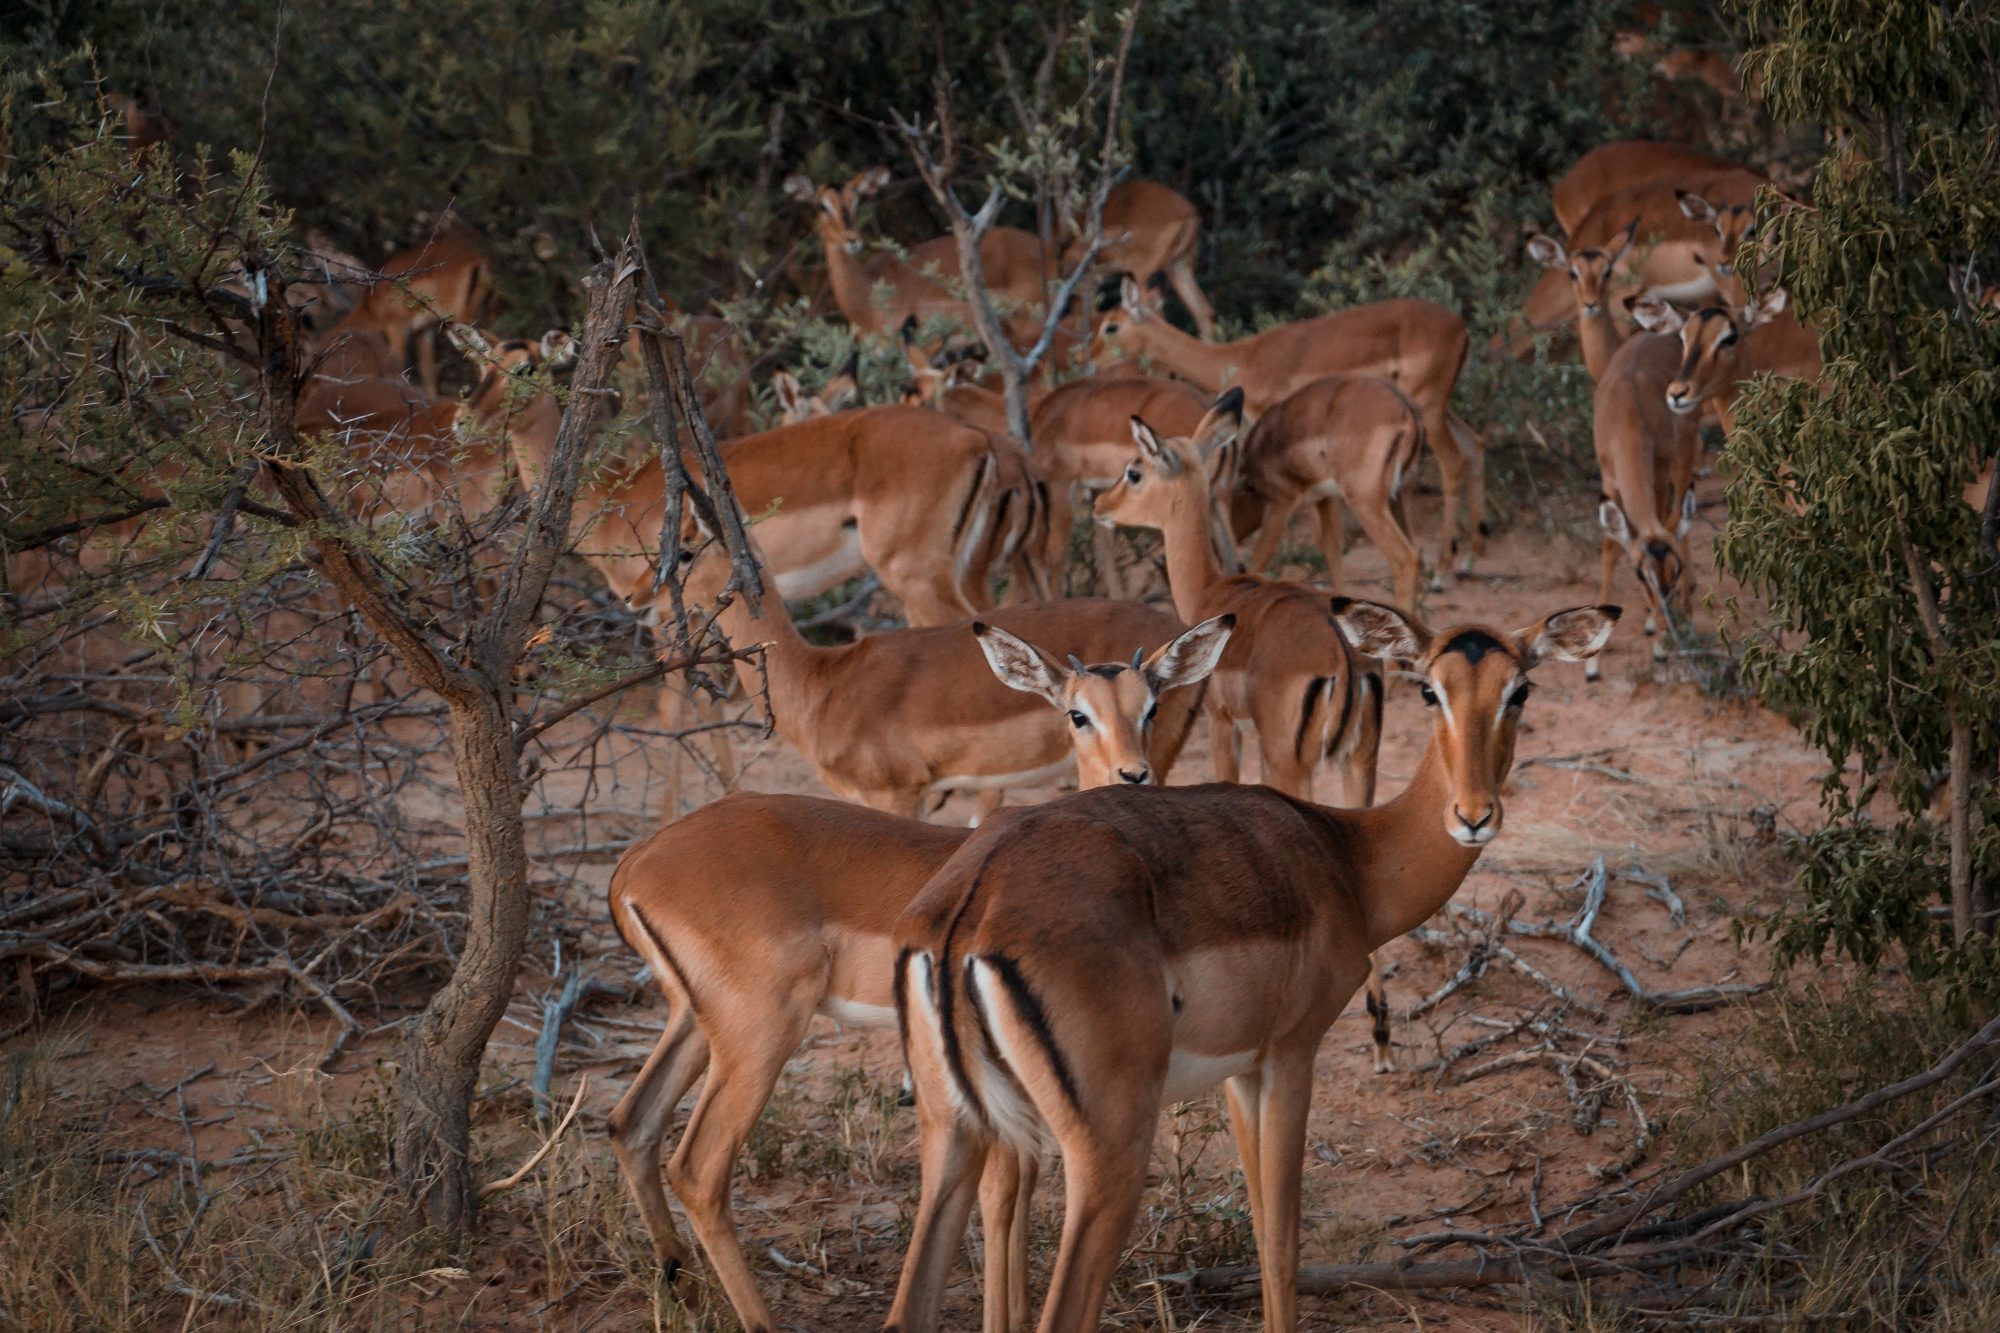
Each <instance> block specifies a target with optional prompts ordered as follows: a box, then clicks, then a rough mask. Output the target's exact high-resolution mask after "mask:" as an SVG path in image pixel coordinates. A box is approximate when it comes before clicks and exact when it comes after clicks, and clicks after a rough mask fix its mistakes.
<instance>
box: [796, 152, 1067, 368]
mask: <svg viewBox="0 0 2000 1333" xmlns="http://www.w3.org/2000/svg"><path fill="white" fill-rule="evenodd" d="M888 183H889V169H888V168H887V167H870V168H868V169H867V170H866V171H863V172H861V173H860V174H858V175H856V176H855V177H854V178H853V179H852V180H850V181H848V182H847V184H845V185H815V184H813V182H812V180H811V179H810V178H809V177H806V176H798V175H794V176H789V177H787V178H786V180H785V193H786V194H788V195H790V196H791V197H792V198H794V199H796V200H798V201H799V202H800V203H803V204H808V205H810V206H812V207H813V208H814V209H815V211H816V216H817V220H818V224H819V239H820V249H821V251H822V253H823V254H824V255H825V258H826V273H827V281H828V282H829V283H830V284H832V287H833V299H834V302H835V303H836V304H837V305H839V307H840V313H841V314H842V315H843V316H845V317H846V319H847V322H848V323H849V324H852V325H853V326H854V328H855V331H856V332H859V333H864V334H866V333H888V332H890V331H891V330H893V329H895V328H897V327H898V326H900V325H901V324H902V323H903V321H904V320H906V319H908V318H910V317H911V316H915V317H916V318H917V319H918V320H919V321H920V322H921V321H922V320H926V319H929V318H931V317H933V316H938V315H943V316H946V317H949V318H951V319H955V320H957V321H958V322H959V323H960V324H963V325H964V326H965V327H966V328H968V329H969V328H971V327H972V316H971V314H970V312H969V311H968V310H967V309H966V306H965V301H964V298H963V297H962V296H961V295H960V294H959V293H957V292H954V291H953V290H952V287H953V285H954V284H955V283H958V282H959V281H960V280H961V275H960V273H959V267H958V243H957V241H956V240H955V239H954V238H952V237H950V236H939V237H935V238H933V239H932V240H928V241H925V242H924V243H923V244H922V245H918V246H914V247H912V248H911V250H910V251H909V253H908V255H907V257H905V256H901V255H895V254H882V255H877V256H875V257H874V258H872V259H867V260H863V259H862V258H861V246H862V242H861V226H860V207H861V201H862V200H863V199H866V198H867V197H868V196H870V195H872V194H875V193H876V192H878V191H879V190H881V189H882V187H883V186H885V185H887V184H888ZM979 257H980V259H981V260H982V261H983V263H984V265H985V268H986V286H987V290H989V291H990V292H991V293H992V294H993V298H994V300H995V301H996V302H998V303H999V304H1000V308H1001V313H1002V315H1003V318H1004V320H1005V323H1006V324H1007V331H1008V336H1009V337H1010V338H1012V339H1014V340H1015V341H1016V342H1017V343H1019V342H1023V340H1026V342H1032V340H1033V339H1034V338H1035V337H1036V336H1037V335H1038V334H1039V333H1040V332H1041V328H1040V318H1039V316H1037V315H1035V313H1034V312H1035V311H1036V310H1038V309H1039V308H1040V307H1041V306H1042V304H1043V303H1044V290H1045V281H1046V278H1047V276H1048V271H1049V265H1048V257H1046V256H1044V255H1043V253H1042V243H1041V241H1040V240H1038V239H1036V238H1035V237H1034V236H1032V235H1030V234H1029V233H1027V232H1025V231H1021V230H1019V229H1017V228H1014V227H995V228H993V230H991V231H989V232H988V233H986V237H985V239H984V240H983V241H981V242H980V246H979ZM884 287H886V289H887V299H886V300H878V299H877V295H878V289H879V288H884ZM1009 306H1012V307H1013V308H1014V309H1013V312H1012V313H1011V314H1009V311H1008V307H1009ZM1024 345H1025V344H1024Z"/></svg>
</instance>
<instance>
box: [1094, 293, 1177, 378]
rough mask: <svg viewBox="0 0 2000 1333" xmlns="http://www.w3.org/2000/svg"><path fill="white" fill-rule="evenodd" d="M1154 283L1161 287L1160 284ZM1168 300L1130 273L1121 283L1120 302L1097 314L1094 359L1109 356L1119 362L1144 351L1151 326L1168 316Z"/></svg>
mask: <svg viewBox="0 0 2000 1333" xmlns="http://www.w3.org/2000/svg"><path fill="white" fill-rule="evenodd" d="M1154 276H1155V277H1156V278H1157V277H1159V276H1160V275H1158V274H1155V275H1154ZM1153 286H1154V289H1155V290H1157V288H1158V284H1157V283H1155V284H1153ZM1165 300H1166V297H1165V296H1164V295H1163V294H1151V293H1149V291H1148V289H1147V288H1146V287H1142V286H1140V285H1139V284H1138V283H1137V282H1136V281H1134V280H1133V279H1132V277H1131V275H1130V274H1127V275H1126V277H1125V280H1124V281H1123V282H1121V283H1119V284H1118V304H1117V305H1115V306H1112V307H1111V308H1110V309H1109V310H1106V311H1105V312H1104V313H1103V314H1101V315H1099V316H1098V317H1097V329H1096V331H1095V332H1094V333H1093V334H1092V335H1091V339H1090V359H1091V360H1092V361H1096V360H1097V359H1098V358H1099V357H1105V358H1107V359H1109V360H1113V361H1116V360H1118V359H1119V358H1121V357H1129V356H1137V355H1138V354H1139V353H1140V352H1142V351H1144V350H1145V345H1146V335H1147V333H1148V332H1149V331H1150V326H1151V325H1153V324H1157V323H1160V322H1162V321H1163V320H1164V319H1165V316H1164V315H1162V314H1161V310H1162V308H1163V304H1164V302H1165Z"/></svg>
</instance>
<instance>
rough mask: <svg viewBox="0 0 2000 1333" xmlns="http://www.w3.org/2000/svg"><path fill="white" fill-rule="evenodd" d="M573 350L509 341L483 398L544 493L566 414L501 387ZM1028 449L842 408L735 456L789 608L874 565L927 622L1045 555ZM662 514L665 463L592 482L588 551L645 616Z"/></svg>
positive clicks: (943, 425)
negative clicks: (1010, 569) (1028, 557)
mask: <svg viewBox="0 0 2000 1333" xmlns="http://www.w3.org/2000/svg"><path fill="white" fill-rule="evenodd" d="M567 344H568V339H567V336H566V335H560V334H551V335H550V336H549V337H547V338H545V339H543V342H542V345H541V346H540V347H539V348H538V347H537V346H536V345H535V344H531V343H527V342H522V341H518V340H517V341H511V342H506V343H502V344H500V345H499V347H498V348H497V349H496V350H495V353H494V355H493V359H492V361H491V363H490V364H489V365H488V367H487V370H486V373H485V376H484V379H483V381H482V388H481V390H480V392H479V393H477V394H475V396H474V403H473V408H474V410H473V416H474V418H475V420H476V421H478V422H480V423H481V425H482V426H483V427H484V428H485V429H486V430H487V431H488V432H489V433H493V434H496V435H497V434H499V433H503V432H504V434H505V436H506V439H507V442H508V443H509V445H510V446H511V447H512V449H513V453H514V458H515V461H516V462H517V463H518V464H519V466H520V469H521V475H522V477H523V478H524V479H525V480H526V481H527V483H528V484H529V485H530V486H531V487H532V486H534V485H535V484H536V483H537V481H538V479H539V478H540V477H541V475H542V473H543V471H544V469H545V468H546V466H547V459H548V457H549V454H550V452H551V451H552V450H553V449H554V448H555V433H556V428H557V426H558V425H560V423H561V420H562V412H561V408H560V407H559V406H558V404H557V403H556V401H555V399H554V398H553V397H551V396H549V395H547V394H541V395H536V396H534V397H532V398H530V399H529V400H527V401H525V402H523V401H519V400H518V397H517V396H512V395H506V394H503V393H501V392H499V385H500V383H501V382H502V381H503V380H504V379H505V376H506V373H507V372H509V371H516V370H522V369H526V368H529V367H530V366H532V365H533V364H534V363H536V362H539V361H541V360H542V359H543V358H544V357H545V356H548V355H551V354H558V355H566V354H567V353H566V352H564V351H563V349H565V348H566V347H567ZM489 394H490V397H489ZM487 403H490V407H487V408H485V410H481V409H482V404H487ZM1018 453H1019V450H1018V449H1012V448H1011V447H1010V446H1007V445H1006V444H1005V443H1004V442H996V441H992V440H990V439H989V438H988V437H987V436H986V435H985V433H984V432H981V431H975V430H971V429H968V428H966V427H962V426H958V425H956V424H954V423H952V422H950V421H948V420H946V419H945V418H943V417H940V416H939V415H937V414H936V413H933V412H925V411H922V410H921V409H917V408H910V407H877V408H863V409H860V410H857V411H852V412H841V413H837V414H835V415H833V416H826V417H818V418H814V419H812V420H809V421H805V422H801V423H800V424H798V425H795V426H780V427H778V428H776V429H774V430H767V431H764V432H762V433H760V434H757V435H748V436H744V437H743V438H741V439H737V440H731V441H728V442H727V443H725V444H724V445H723V446H722V458H723V462H724V464H725V465H726V466H727V467H728V469H729V479H730V481H731V483H732V484H733V485H734V487H735V490H736V495H737V498H738V499H739V500H740V501H741V502H742V505H743V509H744V512H746V513H748V514H751V515H753V516H766V515H768V517H764V518H763V521H762V522H761V523H759V524H758V528H757V532H758V536H759V538H760V539H761V540H762V542H763V544H764V550H765V552H766V553H767V559H768V561H769V566H768V567H769V568H770V569H771V571H772V573H773V575H774V576H775V581H776V583H777V591H778V595H779V596H780V597H782V598H786V599H797V598H801V597H812V596H816V595H818V594H819V593H822V592H825V591H827V590H828V589H829V588H833V587H837V586H838V585H840V584H841V583H844V582H846V581H847V580H848V579H851V578H855V577H858V576H859V575H860V574H861V573H863V572H864V570H866V569H873V570H874V571H875V573H876V574H877V575H879V576H880V577H881V579H882V584H883V586H884V587H885V588H887V589H888V590H889V591H890V592H892V593H894V594H895V595H896V596H897V597H899V598H900V599H902V602H903V607H904V610H905V612H906V613H907V614H908V616H909V619H910V622H911V623H912V624H917V625H936V624H943V623H945V622H947V621H952V620H960V619H963V618H965V617H966V616H970V615H972V614H974V613H975V612H977V611H979V610H980V609H982V608H983V607H985V606H987V605H989V604H990V603H991V595H990V593H989V591H988V574H989V571H991V570H993V569H995V568H999V567H1005V566H1007V565H1008V564H1009V563H1011V562H1013V561H1014V560H1015V559H1016V558H1017V557H1019V556H1020V555H1021V554H1022V553H1024V552H1030V551H1038V547H1037V545H1036V543H1038V542H1040V541H1041V540H1042V538H1041V529H1040V527H1039V526H1038V523H1039V521H1040V520H1039V518H1038V515H1039V514H1040V513H1041V512H1042V510H1041V507H1040V497H1039V495H1038V494H1037V493H1036V491H1035V489H1034V487H1033V485H1032V484H1031V483H1029V482H1027V481H1025V480H1024V479H1023V477H1022V475H1021V473H1020V470H1019V466H1018V458H1017V457H1016V455H1018ZM663 504H664V489H663V481H662V477H661V473H660V464H659V460H658V459H656V458H654V459H648V460H646V461H645V462H643V463H640V464H638V465H636V466H634V467H633V468H631V469H630V470H629V471H627V472H626V473H625V474H624V475H622V476H616V477H612V478H609V479H606V480H600V481H595V482H592V483H591V484H589V485H587V486H586V487H585V488H584V490H583V492H582V494H581V495H580V496H579V499H578V510H577V512H578V515H579V518H578V520H577V527H576V534H577V536H576V544H577V549H578V551H579V552H581V553H582V554H583V555H585V556H586V557H587V558H588V559H589V560H590V562H591V564H593V565H594V566H596V568H597V570H598V572H599V573H600V574H601V575H603V577H604V579H605V582H606V583H608V584H609V585H610V587H611V590H612V591H613V592H614V593H616V594H617V595H618V596H620V597H622V598H625V599H627V600H628V601H631V602H633V604H634V605H643V604H645V603H647V602H649V601H650V599H651V596H652V587H653V573H654V568H655V560H656V558H657V556H656V553H657V551H658V549H659V541H660V520H661V516H662V513H663ZM585 516H587V517H585Z"/></svg>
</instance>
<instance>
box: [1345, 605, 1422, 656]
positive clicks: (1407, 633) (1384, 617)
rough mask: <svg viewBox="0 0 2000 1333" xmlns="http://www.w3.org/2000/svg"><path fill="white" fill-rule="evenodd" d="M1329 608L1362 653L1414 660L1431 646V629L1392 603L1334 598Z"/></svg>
mask: <svg viewBox="0 0 2000 1333" xmlns="http://www.w3.org/2000/svg"><path fill="white" fill-rule="evenodd" d="M1332 607H1333V619H1334V623H1335V624H1337V625H1339V626H1340V629H1341V632H1342V633H1343V634H1345V635H1347V641H1348V642H1349V643H1351V644H1353V645H1354V647H1355V650H1356V651H1357V652H1359V653H1361V654H1363V655H1364V656H1367V657H1387V658H1394V659H1396V660H1398V661H1403V662H1414V661H1416V660H1417V659H1418V658H1420V657H1422V656H1423V655H1424V650H1425V649H1426V648H1428V647H1429V646H1430V642H1431V632H1430V631H1429V630H1428V629H1426V628H1425V627H1424V625H1423V623H1422V622H1421V621H1419V620H1418V619H1417V618H1416V617H1415V616H1411V615H1407V614H1405V613H1404V612H1402V611H1399V610H1397V609H1396V608H1395V607H1393V606H1385V605H1384V604H1383V603H1381V602H1364V601H1360V600H1358V599H1355V598H1352V597H1336V598H1334V599H1333V602H1332Z"/></svg>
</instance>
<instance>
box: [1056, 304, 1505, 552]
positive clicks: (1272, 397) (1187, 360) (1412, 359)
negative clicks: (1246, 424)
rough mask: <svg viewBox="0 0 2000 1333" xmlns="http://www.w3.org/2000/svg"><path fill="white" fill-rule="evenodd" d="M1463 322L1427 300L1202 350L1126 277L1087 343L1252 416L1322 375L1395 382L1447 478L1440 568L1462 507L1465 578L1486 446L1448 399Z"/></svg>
mask: <svg viewBox="0 0 2000 1333" xmlns="http://www.w3.org/2000/svg"><path fill="white" fill-rule="evenodd" d="M1466 347H1467V341H1466V333H1465V321H1464V320H1462V319H1460V318H1459V317H1458V316H1457V315H1455V314H1453V313H1452V312H1451V311H1449V310H1447V309H1445V308H1444V307H1443V306H1441V305H1437V304H1434V303H1432V302H1430V301H1411V300H1405V301H1376V302H1374V303H1372V304H1369V305H1363V306H1356V307H1354V308H1353V309H1352V310H1343V311H1342V312H1340V313H1339V314H1337V315H1322V316H1320V317H1319V318H1317V319H1304V320H1299V321H1297V322H1295V323H1291V324H1281V325H1279V326H1278V327H1276V328H1274V329H1267V330H1266V331H1265V332H1263V333H1259V334H1253V335H1252V336H1250V337H1248V338H1239V339H1238V340H1236V341H1235V342H1228V343H1207V342H1203V341H1201V340H1200V339H1199V338H1194V337H1191V336H1189V335H1188V334H1185V333H1182V332H1181V331H1180V330H1179V329H1176V328H1175V327H1174V326H1173V325H1171V324H1169V323H1167V321H1166V320H1165V319H1163V318H1161V317H1160V315H1159V314H1158V312H1157V311H1155V310H1153V309H1152V308H1151V307H1150V306H1149V305H1148V304H1147V302H1146V300H1145V299H1144V294H1143V292H1142V291H1141V289H1140V287H1139V285H1138V284H1137V283H1135V282H1133V281H1132V280H1131V279H1130V278H1127V279H1126V280H1125V283H1124V289H1123V300H1122V302H1121V304H1120V305H1119V306H1118V307H1117V308H1116V309H1113V310H1109V311H1107V312H1105V314H1104V316H1103V318H1102V319H1101V320H1099V322H1098V325H1097V335H1096V338H1095V339H1094V341H1093V342H1092V344H1091V352H1092V356H1093V358H1095V357H1097V356H1098V355H1099V354H1106V355H1108V354H1109V353H1110V352H1112V351H1116V352H1118V353H1119V354H1121V355H1123V356H1126V357H1140V356H1144V357H1150V358H1151V359H1152V360H1153V361H1155V362H1157V363H1158V364H1159V365H1161V366H1163V367H1164V368H1165V369H1167V370H1168V371H1170V372H1172V373H1173V374H1175V375H1178V376H1180V377H1181V378H1182V379H1184V380H1186V381H1188V382H1189V383H1190V384H1193V385H1194V386H1195V387H1197V388H1199V389H1202V390H1204V391H1206V392H1208V393H1220V392H1221V391H1222V390H1223V389H1224V388H1227V387H1229V386H1230V385H1236V386H1238V387H1240V388H1241V389H1242V390H1243V394H1244V404H1245V408H1246V410H1247V411H1249V413H1250V414H1251V415H1252V416H1261V415H1262V414H1263V413H1265V412H1267V411H1269V410H1270V409H1271V408H1273V407H1276V406H1277V405H1278V404H1279V403H1280V402H1282V401H1284V400H1285V399H1286V398H1287V397H1289V396H1291V395H1292V394H1294V393H1296V392H1298V390H1300V389H1302V388H1304V387H1305V386H1306V385H1307V384H1309V383H1311V382H1312V381H1313V380H1316V379H1319V378H1320V377H1322V376H1325V375H1373V376H1375V377H1377V378H1378V379H1385V380H1388V381H1390V382H1391V383H1393V384H1395V385H1396V386H1397V387H1398V388H1400V389H1401V390H1402V391H1403V392H1404V393H1406V394H1408V395H1409V396H1410V399H1411V401H1412V402H1414V403H1416V405H1417V407H1418V408H1419V409H1420V410H1421V411H1422V413H1423V418H1424V432H1425V435H1426V437H1427V438H1428V439H1429V441H1430V446H1431V452H1432V453H1434V454H1436V455H1437V460H1438V471H1439V473H1440V474H1441V475H1442V477H1443V481H1444V514H1443V517H1442V520H1441V524H1440V536H1439V539H1438V557H1439V558H1438V565H1439V567H1440V568H1442V567H1443V566H1444V565H1445V564H1447V563H1448V561H1449V552H1451V551H1453V550H1456V549H1457V547H1458V520H1459V507H1460V504H1461V502H1462V503H1463V504H1464V506H1465V518H1466V531H1467V536H1468V538H1469V541H1468V544H1467V546H1466V548H1465V553H1464V557H1463V560H1462V561H1461V563H1460V566H1459V569H1460V572H1461V573H1465V572H1470V571H1471V569H1472V561H1473V559H1474V557H1475V556H1477V555H1478V554H1479V553H1480V552H1482V551H1484V550H1485V549H1486V537H1485V530H1484V527H1485V525H1484V522H1483V519H1484V515H1485V511H1486V446H1485V443H1484V441H1482V440H1481V439H1480V438H1479V436H1478V434H1477V433H1475V432H1474V431H1473V430H1472V428H1471V427H1470V426H1467V425H1466V424H1465V423H1464V422H1463V421H1461V420H1459V419H1458V417H1457V416H1456V415H1454V414H1453V413H1452V412H1451V392H1452V389H1453V387H1454V386H1455V385H1456V384H1457V383H1458V375H1459V371H1460V370H1461V369H1462V368H1463V367H1464V365H1465V353H1466Z"/></svg>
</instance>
